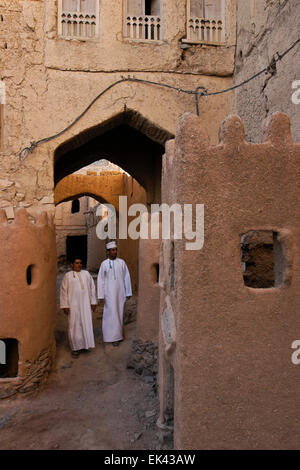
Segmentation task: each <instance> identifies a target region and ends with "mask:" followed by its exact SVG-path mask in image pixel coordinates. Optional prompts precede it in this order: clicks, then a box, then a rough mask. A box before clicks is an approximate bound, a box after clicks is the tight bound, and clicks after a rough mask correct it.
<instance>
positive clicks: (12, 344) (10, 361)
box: [0, 338, 19, 379]
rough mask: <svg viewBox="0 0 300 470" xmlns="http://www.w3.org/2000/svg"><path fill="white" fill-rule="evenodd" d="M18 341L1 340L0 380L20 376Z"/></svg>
mask: <svg viewBox="0 0 300 470" xmlns="http://www.w3.org/2000/svg"><path fill="white" fill-rule="evenodd" d="M18 366H19V348H18V341H17V340H16V339H12V338H5V339H0V379H6V378H10V377H11V378H13V377H17V376H18Z"/></svg>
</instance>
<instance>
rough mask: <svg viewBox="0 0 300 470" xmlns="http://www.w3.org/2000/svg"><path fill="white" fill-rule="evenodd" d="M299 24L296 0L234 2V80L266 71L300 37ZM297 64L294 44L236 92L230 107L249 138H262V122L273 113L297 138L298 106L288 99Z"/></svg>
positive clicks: (299, 127) (297, 75)
mask: <svg viewBox="0 0 300 470" xmlns="http://www.w3.org/2000/svg"><path fill="white" fill-rule="evenodd" d="M299 24H300V9H299V1H298V0H289V1H286V0H249V1H247V2H245V1H244V0H238V1H237V48H236V58H235V73H234V81H235V83H240V82H242V81H243V80H245V79H247V78H249V77H250V76H252V75H253V74H254V73H256V72H258V71H259V70H262V69H264V68H265V67H266V66H267V65H269V63H270V62H271V59H272V57H273V55H274V54H275V53H276V52H277V51H278V52H279V53H283V52H284V51H285V50H286V49H287V48H288V47H289V46H290V45H291V44H292V43H293V42H294V41H296V39H297V38H298V37H299ZM299 62H300V47H299V44H298V46H296V47H295V48H294V49H293V50H292V51H291V52H290V53H289V54H288V55H286V56H285V57H284V58H283V59H282V61H279V62H277V65H276V70H274V72H273V74H268V75H264V74H263V75H262V76H261V77H259V78H257V79H255V80H253V81H251V82H250V83H248V84H247V85H245V86H243V87H241V88H239V89H237V90H236V92H235V97H234V111H235V112H236V113H237V114H238V115H239V116H241V118H242V119H243V121H244V123H245V127H246V137H247V139H248V140H249V141H252V142H259V141H260V139H261V126H262V121H263V119H265V117H267V116H268V115H269V114H270V113H272V112H274V111H282V112H285V113H287V114H288V115H289V116H290V119H291V129H292V136H293V138H294V140H296V141H299V140H300V120H299V106H300V105H296V104H293V102H292V94H293V93H294V92H295V89H293V88H292V83H293V81H295V80H300V71H299ZM298 88H299V87H298Z"/></svg>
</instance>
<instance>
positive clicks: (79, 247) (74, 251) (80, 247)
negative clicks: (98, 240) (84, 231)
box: [66, 235, 87, 266]
mask: <svg viewBox="0 0 300 470" xmlns="http://www.w3.org/2000/svg"><path fill="white" fill-rule="evenodd" d="M66 243H67V261H68V262H69V263H71V261H72V258H73V257H74V256H78V258H80V259H81V260H82V264H83V266H86V262H87V235H79V236H77V235H76V236H69V237H67V241H66Z"/></svg>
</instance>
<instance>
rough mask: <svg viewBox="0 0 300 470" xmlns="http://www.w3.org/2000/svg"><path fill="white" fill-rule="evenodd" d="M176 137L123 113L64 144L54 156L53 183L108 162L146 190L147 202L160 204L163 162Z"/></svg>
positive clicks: (133, 112) (141, 118) (134, 114)
mask: <svg viewBox="0 0 300 470" xmlns="http://www.w3.org/2000/svg"><path fill="white" fill-rule="evenodd" d="M172 137H173V136H172V135H171V134H170V133H169V132H167V131H164V130H163V129H160V128H158V127H157V126H155V125H153V124H152V123H151V122H149V121H148V120H146V119H145V118H143V117H142V116H141V115H140V114H138V113H137V112H135V111H124V112H123V113H121V114H118V115H117V116H114V117H113V118H111V119H109V120H108V121H106V122H104V123H102V124H100V125H97V126H94V127H92V128H90V129H87V130H85V131H84V132H82V133H80V134H79V135H77V136H75V137H73V138H72V139H70V140H68V141H66V142H64V143H63V144H61V145H60V146H59V147H58V148H57V149H56V151H55V155H54V180H55V184H57V183H58V182H59V181H60V180H61V179H62V178H64V177H65V176H67V175H69V174H71V173H73V172H75V171H77V170H78V169H80V168H82V167H83V166H86V165H89V164H90V163H92V162H94V161H96V160H99V159H100V158H106V159H108V160H109V161H111V162H112V163H115V164H116V165H118V166H120V167H122V168H123V169H124V170H125V171H126V172H128V173H129V174H130V175H132V177H133V178H135V179H136V180H137V181H138V182H139V183H140V184H141V185H142V186H143V187H144V188H145V190H146V192H147V201H148V202H149V203H151V202H159V201H160V194H161V188H160V185H161V159H162V155H163V153H164V144H165V142H166V141H167V140H168V139H170V138H172Z"/></svg>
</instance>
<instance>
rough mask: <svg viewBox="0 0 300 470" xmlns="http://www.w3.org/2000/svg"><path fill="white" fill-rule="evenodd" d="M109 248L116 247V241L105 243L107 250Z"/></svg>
mask: <svg viewBox="0 0 300 470" xmlns="http://www.w3.org/2000/svg"><path fill="white" fill-rule="evenodd" d="M111 248H117V244H116V242H109V243H106V249H107V250H110V249H111Z"/></svg>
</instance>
